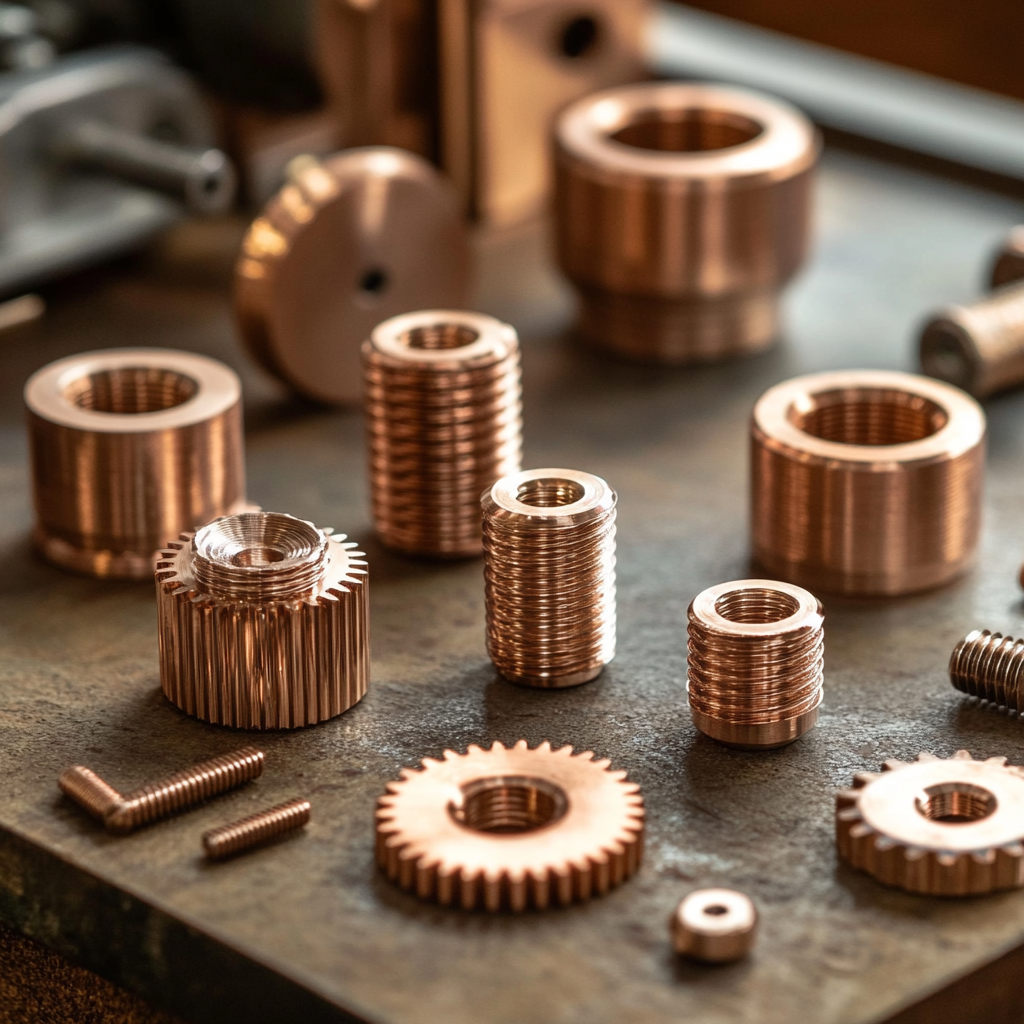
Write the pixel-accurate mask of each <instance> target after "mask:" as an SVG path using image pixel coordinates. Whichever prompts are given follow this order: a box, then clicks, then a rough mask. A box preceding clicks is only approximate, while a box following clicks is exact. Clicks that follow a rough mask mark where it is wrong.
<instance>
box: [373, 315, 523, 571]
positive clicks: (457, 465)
mask: <svg viewBox="0 0 1024 1024" xmlns="http://www.w3.org/2000/svg"><path fill="white" fill-rule="evenodd" d="M363 368H364V373H365V378H366V421H367V434H368V441H369V449H370V451H369V456H370V493H371V499H372V502H373V518H374V524H375V526H376V529H377V533H378V535H379V536H380V539H381V541H382V542H383V543H384V544H386V545H387V546H388V547H390V548H393V549H394V550H396V551H401V552H403V553H405V554H410V555H427V556H434V557H449V558H459V557H467V556H473V555H479V554H480V552H481V550H482V540H481V535H480V492H481V491H482V490H484V488H486V487H490V485H491V484H493V483H494V481H495V480H497V479H498V478H499V477H502V476H505V475H506V474H508V473H514V472H516V471H517V470H518V469H519V464H520V458H521V452H522V402H521V400H520V375H519V340H518V338H517V336H516V332H515V330H514V329H513V328H512V327H510V326H509V325H508V324H504V323H502V322H501V321H500V320H495V319H494V318H493V317H489V316H484V315H482V314H480V313H464V312H458V311H455V310H428V311H425V312H419V313H409V314H406V315H404V316H396V317H393V318H392V319H390V320H386V321H385V322H384V323H382V324H380V325H379V326H378V327H377V328H376V329H375V330H374V332H373V334H372V335H371V337H370V339H369V340H368V341H367V342H366V343H365V344H364V345H363Z"/></svg>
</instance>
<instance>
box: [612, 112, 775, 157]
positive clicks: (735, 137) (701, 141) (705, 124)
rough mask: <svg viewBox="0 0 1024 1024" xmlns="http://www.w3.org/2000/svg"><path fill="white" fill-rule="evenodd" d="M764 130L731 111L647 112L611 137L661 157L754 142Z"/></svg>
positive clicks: (727, 147)
mask: <svg viewBox="0 0 1024 1024" xmlns="http://www.w3.org/2000/svg"><path fill="white" fill-rule="evenodd" d="M763 131H764V128H763V127H762V126H761V125H760V124H758V123H757V122H756V121H754V120H753V119H752V118H749V117H744V116H743V115H742V114H736V113H734V112H733V111H731V110H711V109H701V108H697V107H691V108H688V109H684V110H646V111H641V112H639V113H638V114H637V115H636V117H635V118H634V119H633V121H632V122H631V123H630V124H628V125H626V127H625V128H620V129H619V130H618V131H617V132H614V133H613V134H612V136H611V137H612V138H613V139H614V140H615V141H616V142H621V143H622V144H623V145H624V146H633V147H635V148H636V149H652V150H657V151H659V152H663V153H708V152H711V151H712V150H716V149H730V148H731V147H733V146H741V145H743V144H744V143H745V142H751V141H753V140H754V139H756V138H757V137H758V136H759V135H760V134H761V133H762V132H763Z"/></svg>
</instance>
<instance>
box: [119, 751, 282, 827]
mask: <svg viewBox="0 0 1024 1024" xmlns="http://www.w3.org/2000/svg"><path fill="white" fill-rule="evenodd" d="M263 762H264V754H263V751H262V750H255V749H254V748H252V747H245V748H244V749H242V750H237V751H235V752H234V753H233V754H224V755H223V756H221V757H215V758H212V759H211V760H209V761H203V762H202V763H200V764H197V765H194V766H193V767H192V768H187V769H185V771H181V772H176V773H175V774H174V775H171V776H170V777H169V778H166V779H161V780H160V781H158V782H154V783H151V784H150V785H147V786H141V787H140V788H139V789H135V790H132V792H130V793H126V794H125V795H124V797H123V798H122V800H121V803H120V805H119V806H118V807H116V808H114V809H113V810H112V811H110V812H109V813H108V814H107V815H106V819H105V821H106V825H107V828H108V829H110V830H111V831H112V832H131V831H132V830H133V829H136V828H140V827H141V826H143V825H148V824H149V823H150V822H152V821H156V820H157V819H159V818H166V817H168V816H169V815H172V814H177V813H178V812H179V811H183V810H185V809H186V808H188V807H192V806H194V805H195V804H198V803H201V802H202V801H203V800H206V799H208V798H209V797H211V796H216V795H217V794H218V793H226V792H227V791H228V790H229V789H236V788H237V787H238V786H241V785H242V784H243V783H246V782H249V781H250V780H251V779H255V778H258V777H259V776H260V775H261V774H262V773H263Z"/></svg>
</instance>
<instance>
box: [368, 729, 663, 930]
mask: <svg viewBox="0 0 1024 1024" xmlns="http://www.w3.org/2000/svg"><path fill="white" fill-rule="evenodd" d="M643 832H644V807H643V798H642V797H641V795H640V787H639V786H638V785H637V784H636V783H634V782H629V781H627V779H626V773H625V772H624V771H612V770H611V769H610V762H609V761H608V760H607V759H600V760H598V759H595V756H594V754H593V753H592V752H591V751H586V752H584V753H581V754H574V753H573V752H572V747H569V746H566V747H562V748H560V749H558V750H552V749H551V744H550V743H548V742H546V741H545V742H544V743H542V744H541V745H540V746H539V747H535V748H533V749H531V748H529V747H528V746H527V744H526V740H520V741H519V742H518V743H516V744H515V746H513V747H511V748H506V747H505V746H503V745H502V744H501V743H495V744H494V745H493V746H492V747H491V749H490V750H483V749H481V748H480V747H478V746H475V745H474V746H470V747H469V749H468V750H467V751H466V753H465V754H458V753H456V752H455V751H453V750H446V751H445V752H444V756H443V759H442V760H440V761H438V760H436V759H434V758H425V759H424V761H423V766H422V768H420V769H411V768H406V769H404V770H403V771H402V774H401V778H400V779H399V780H398V781H396V782H392V783H389V785H388V787H387V791H386V792H385V794H384V795H383V796H382V797H381V798H380V801H379V802H378V805H377V863H378V864H379V865H380V867H381V868H382V869H383V870H384V871H385V872H386V873H387V875H388V877H389V878H390V879H391V880H392V881H394V882H397V883H398V885H400V886H401V887H402V888H403V889H407V890H409V891H411V892H415V893H416V895H417V896H419V897H420V898H421V899H425V900H434V901H436V902H438V903H440V904H442V905H443V906H453V905H454V906H458V907H462V908H463V909H465V910H473V909H483V910H489V911H498V910H502V909H506V908H507V909H510V910H515V911H519V910H524V909H526V907H528V906H532V907H536V908H537V909H539V910H543V909H545V908H547V907H550V906H552V905H565V904H569V903H572V902H574V901H576V900H585V899H589V898H590V897H591V896H596V895H599V894H602V893H605V892H607V891H608V890H609V889H610V888H612V887H613V886H616V885H618V884H619V883H621V882H623V881H625V879H627V878H628V877H629V876H630V875H632V874H633V873H634V872H635V871H636V869H637V867H638V866H639V864H640V856H641V853H642V850H643Z"/></svg>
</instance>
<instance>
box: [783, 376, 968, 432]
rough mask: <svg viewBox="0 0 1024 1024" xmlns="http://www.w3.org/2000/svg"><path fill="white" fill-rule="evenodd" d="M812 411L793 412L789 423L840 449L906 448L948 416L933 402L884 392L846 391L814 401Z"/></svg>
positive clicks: (828, 393)
mask: <svg viewBox="0 0 1024 1024" xmlns="http://www.w3.org/2000/svg"><path fill="white" fill-rule="evenodd" d="M811 401H812V403H813V405H812V407H811V408H810V409H796V408H795V407H793V408H791V409H790V411H789V420H790V422H791V423H792V424H793V425H794V426H795V427H798V428H799V429H800V430H802V431H803V432H804V433H805V434H810V435H811V436H812V437H817V438H820V439H821V440H822V441H837V442H839V443H840V444H856V445H867V446H878V445H888V444H907V443H909V442H911V441H922V440H924V438H926V437H931V436H932V434H935V433H937V432H938V431H939V430H941V429H942V428H943V427H944V426H945V425H946V421H947V419H948V417H947V415H946V412H945V410H944V409H943V408H942V407H941V406H939V405H937V404H936V403H935V402H933V401H931V400H930V399H927V398H923V397H922V396H921V395H912V394H910V393H909V392H907V391H896V390H894V389H892V390H890V389H886V388H844V389H842V390H839V391H824V392H822V393H821V394H818V395H813V396H812V397H811Z"/></svg>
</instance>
